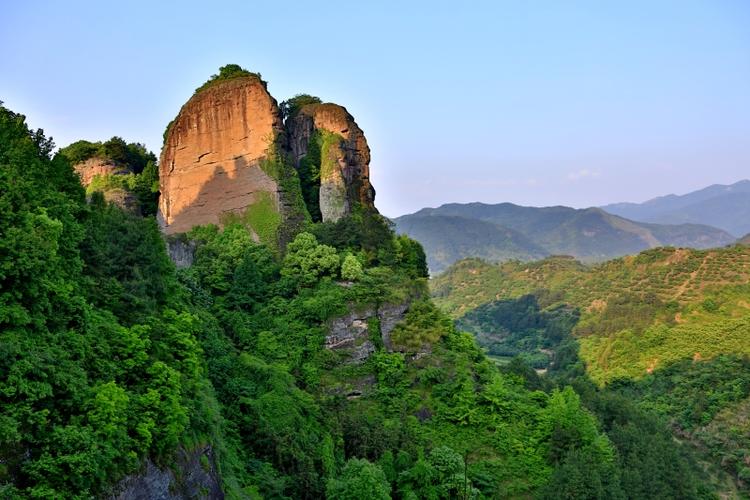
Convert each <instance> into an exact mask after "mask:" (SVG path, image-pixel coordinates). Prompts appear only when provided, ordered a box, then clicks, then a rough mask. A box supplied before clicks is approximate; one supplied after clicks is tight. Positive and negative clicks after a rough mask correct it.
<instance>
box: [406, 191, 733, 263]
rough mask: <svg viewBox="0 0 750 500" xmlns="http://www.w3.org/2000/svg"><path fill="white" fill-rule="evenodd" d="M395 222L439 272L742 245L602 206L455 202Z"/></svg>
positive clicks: (718, 234)
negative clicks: (466, 265) (457, 265)
mask: <svg viewBox="0 0 750 500" xmlns="http://www.w3.org/2000/svg"><path fill="white" fill-rule="evenodd" d="M394 223H395V225H396V230H397V231H398V232H399V233H405V234H408V235H409V236H410V237H412V238H414V239H416V240H417V241H419V242H420V243H422V245H423V246H424V248H425V252H426V254H427V260H428V264H429V266H430V270H431V271H432V272H433V273H438V272H440V271H442V270H444V269H445V268H446V267H448V266H449V265H451V264H452V263H453V262H456V261H457V260H460V259H462V258H466V257H479V258H483V259H487V260H490V261H503V260H511V259H518V260H534V259H538V258H540V257H543V256H549V255H560V254H562V255H572V256H574V257H576V258H578V259H580V260H582V261H585V262H596V261H602V260H607V259H611V258H614V257H619V256H622V255H628V254H634V253H638V252H640V251H642V250H646V249H648V248H654V247H658V246H679V247H692V248H699V249H704V248H711V247H716V246H724V245H729V244H732V243H734V242H735V241H736V238H735V237H733V236H732V235H730V234H728V233H727V232H726V231H723V230H721V229H717V228H714V227H709V226H705V225H699V224H680V225H662V224H649V223H640V222H634V221H632V220H628V219H626V218H623V217H619V216H617V215H612V214H609V213H607V212H605V211H604V210H602V209H600V208H595V207H593V208H586V209H575V208H570V207H564V206H555V207H541V208H539V207H524V206H520V205H514V204H512V203H499V204H495V205H490V204H485V203H478V202H477V203H466V204H461V203H450V204H446V205H441V206H440V207H438V208H423V209H422V210H419V211H418V212H416V213H414V214H409V215H404V216H401V217H397V218H395V219H394Z"/></svg>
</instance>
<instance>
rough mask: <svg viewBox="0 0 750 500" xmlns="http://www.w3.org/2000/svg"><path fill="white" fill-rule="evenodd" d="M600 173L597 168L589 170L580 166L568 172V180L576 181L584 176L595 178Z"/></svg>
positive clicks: (584, 177) (599, 175)
mask: <svg viewBox="0 0 750 500" xmlns="http://www.w3.org/2000/svg"><path fill="white" fill-rule="evenodd" d="M601 175H602V173H601V171H599V170H589V169H588V168H582V169H581V170H577V171H575V172H570V173H568V180H571V181H577V180H580V179H586V178H590V179H596V178H597V177H601Z"/></svg>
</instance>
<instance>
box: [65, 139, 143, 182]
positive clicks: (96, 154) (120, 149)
mask: <svg viewBox="0 0 750 500" xmlns="http://www.w3.org/2000/svg"><path fill="white" fill-rule="evenodd" d="M58 154H60V155H62V156H64V157H65V158H66V159H67V160H68V161H69V162H70V163H71V164H76V163H81V162H84V161H86V160H88V159H90V158H100V159H102V160H106V161H111V162H113V163H114V164H115V165H120V166H124V167H127V168H128V169H129V170H130V171H131V172H133V173H135V174H139V173H141V172H143V170H144V169H145V168H146V167H147V165H148V164H149V162H150V163H153V164H156V156H154V154H153V153H152V152H150V151H148V150H147V149H146V146H145V145H143V144H139V143H136V142H131V143H127V142H125V141H124V140H123V139H122V138H121V137H117V136H115V137H112V138H111V139H109V140H108V141H105V142H103V143H102V142H90V141H85V140H81V141H77V142H74V143H73V144H70V145H68V146H66V147H64V148H60V151H59V152H58Z"/></svg>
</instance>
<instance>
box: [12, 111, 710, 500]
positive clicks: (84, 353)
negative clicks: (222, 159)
mask: <svg viewBox="0 0 750 500" xmlns="http://www.w3.org/2000/svg"><path fill="white" fill-rule="evenodd" d="M52 150H53V145H52V142H51V141H50V140H49V139H46V138H45V137H44V134H43V133H42V131H31V130H29V129H28V128H27V126H26V124H25V121H24V117H23V116H22V115H18V114H16V113H13V112H11V111H9V110H7V109H5V108H2V109H0V167H1V168H0V188H1V189H0V207H1V210H2V218H1V219H0V224H1V226H0V229H1V230H2V238H1V239H0V245H1V246H0V259H1V261H0V269H2V273H1V274H0V283H1V284H2V288H1V289H0V290H1V295H0V325H1V326H2V328H1V329H0V331H1V332H2V333H0V340H1V342H0V349H1V350H2V356H0V426H1V429H2V432H0V439H1V440H2V443H1V445H0V492H2V496H4V497H11V498H14V497H33V498H40V497H41V498H89V497H92V496H101V495H107V494H108V492H110V491H112V488H116V489H115V491H120V492H122V491H126V492H127V491H129V490H127V485H129V484H132V483H138V481H139V478H141V477H143V475H145V474H151V473H152V472H153V471H154V470H156V469H158V470H167V471H169V470H170V469H171V471H172V472H170V474H173V475H172V476H171V477H176V478H178V479H176V480H175V482H172V483H170V485H169V489H170V491H172V494H174V495H176V496H177V497H182V498H187V497H189V496H194V495H198V496H201V495H203V496H215V497H216V496H219V495H226V496H228V497H230V498H261V497H268V498H321V497H328V498H342V499H343V498H391V497H392V498H498V497H529V496H539V497H543V498H559V495H560V494H563V495H567V496H568V497H571V498H572V497H575V498H583V497H587V498H588V497H594V498H628V497H632V498H642V497H639V496H638V494H634V493H633V492H636V491H639V490H638V488H649V490H648V491H656V492H663V493H666V494H669V495H672V496H675V497H679V498H699V497H702V496H705V495H706V494H708V492H709V491H711V488H712V486H710V484H709V483H708V482H707V481H708V479H707V477H706V478H704V476H703V475H702V473H701V472H700V471H699V469H697V468H696V466H695V465H694V464H692V462H691V461H690V458H689V456H688V455H686V454H685V451H684V450H683V449H682V447H681V446H679V445H677V444H675V443H673V442H672V441H671V440H668V439H666V438H665V437H664V435H663V434H659V433H658V432H657V433H648V434H646V436H647V437H640V438H639V439H641V440H643V439H654V440H656V441H655V442H651V441H649V442H648V443H643V444H640V442H639V443H638V444H635V443H631V442H630V441H629V438H627V437H623V436H622V435H618V434H617V433H616V432H615V433H613V431H612V429H620V427H619V425H620V424H622V425H626V424H627V425H636V426H637V425H653V424H652V423H648V422H647V421H645V420H642V419H641V417H639V416H638V414H636V413H627V412H635V411H636V410H635V409H632V408H631V409H628V408H630V407H629V406H628V404H627V403H626V402H625V401H620V402H617V403H616V406H617V407H618V408H621V409H622V411H625V412H626V414H621V415H619V416H617V417H616V421H617V422H618V423H614V421H613V422H604V421H602V420H598V419H597V416H595V414H594V413H592V412H591V411H589V410H587V409H586V408H585V407H584V405H583V403H582V400H581V397H580V396H579V395H578V394H577V393H576V392H574V391H573V390H572V389H571V388H570V387H560V388H556V387H553V386H548V385H544V384H538V383H537V382H538V381H537V382H534V381H533V380H532V379H528V378H525V377H524V375H523V371H521V372H513V371H506V372H501V371H499V370H498V369H497V368H496V367H495V365H494V364H493V363H492V362H491V361H489V360H488V359H487V358H486V357H485V355H484V354H483V352H482V351H481V350H480V349H479V348H478V347H477V345H476V344H475V342H474V340H473V339H472V337H471V336H470V335H467V334H462V333H460V332H459V331H457V330H456V329H455V328H454V327H453V325H452V324H451V322H450V320H449V319H448V318H447V317H446V316H444V315H443V314H442V313H441V312H439V311H438V310H437V309H436V308H435V307H434V306H433V305H432V303H431V301H430V299H429V297H428V296H427V289H426V281H425V275H426V267H425V262H424V255H423V253H422V252H421V249H420V248H419V245H418V244H416V243H414V242H412V241H411V240H409V239H407V238H405V237H395V236H394V235H393V233H392V231H391V229H390V228H389V227H388V225H387V224H386V223H385V221H384V219H382V218H381V217H380V216H378V215H377V214H367V213H360V214H353V215H352V216H349V217H346V218H343V219H341V220H340V221H338V222H336V223H317V224H312V223H309V224H308V225H307V227H306V228H305V229H306V231H303V232H301V233H299V234H298V235H297V236H296V238H295V239H294V240H293V241H292V242H291V243H290V244H289V245H288V247H287V248H286V250H285V253H284V254H281V253H278V251H277V250H273V249H271V248H269V247H267V246H263V245H259V244H257V243H254V242H253V241H252V239H251V237H250V234H249V232H248V230H247V229H246V228H245V227H243V226H242V225H228V226H226V227H224V228H223V229H219V228H217V227H216V226H202V227H198V228H196V229H194V230H193V231H191V232H190V234H189V235H187V238H188V239H189V240H191V241H192V242H193V243H194V245H195V246H196V254H195V260H194V263H193V265H192V266H191V267H188V268H186V269H181V270H179V271H178V270H176V269H175V267H174V266H173V265H172V263H171V262H170V261H169V259H168V257H167V254H166V251H165V244H164V241H163V239H162V236H161V235H160V234H159V231H158V229H157V225H156V223H155V220H154V218H153V217H146V218H143V217H141V216H139V215H136V214H135V213H132V212H127V211H123V210H122V209H121V208H119V207H118V206H116V205H114V204H108V203H106V202H105V201H104V200H103V198H102V197H101V196H100V195H98V194H97V193H96V192H94V193H92V195H91V200H90V202H88V203H87V202H86V200H85V197H84V191H83V188H82V187H81V186H80V184H79V181H78V179H77V178H76V176H75V175H74V173H73V171H72V169H71V166H70V164H69V162H68V161H67V159H66V158H65V157H64V156H63V155H57V156H55V157H54V158H52V157H51V152H52ZM398 305H402V306H405V307H402V308H400V309H399V308H395V309H392V308H391V307H392V306H398ZM393 310H395V311H397V312H395V313H387V314H386V313H385V312H386V311H393ZM367 311H371V312H370V313H369V316H368V312H367ZM372 311H378V312H379V313H380V312H383V314H382V315H381V314H373V313H372ZM398 311H402V312H401V313H398ZM394 315H395V317H394ZM364 317H366V318H368V319H367V320H366V321H364V320H361V319H358V318H364ZM394 319H395V323H394ZM342 324H343V325H345V326H346V328H344V330H341V328H340V327H341V325H342ZM337 325H338V326H337ZM352 332H354V334H355V339H354V342H350V343H348V344H345V347H344V348H341V347H340V344H337V342H338V339H339V338H338V337H336V335H337V334H340V335H343V336H344V337H346V335H349V334H351V333H352ZM365 346H366V347H367V349H365V348H364V347H365ZM363 353H364V355H363ZM613 404H614V403H613ZM613 426H614V427H613ZM633 429H634V430H618V431H617V432H620V434H622V432H625V433H626V434H627V433H632V432H636V428H633ZM637 433H638V434H641V432H640V431H638V432H637ZM627 435H629V434H627ZM618 436H619V437H618ZM655 443H657V444H655ZM628 447H630V448H628ZM631 448H632V449H631ZM185 457H188V458H189V460H187V461H188V462H190V463H194V464H195V466H196V467H197V469H191V470H190V471H189V473H187V471H186V470H185V467H186V465H185V462H186V460H185ZM190 457H193V458H190ZM663 461H669V463H671V464H672V467H670V468H669V469H664V470H654V469H653V468H651V467H648V466H647V464H648V463H653V462H657V463H660V462H663ZM188 465H189V464H188ZM201 471H202V472H201ZM126 475H129V476H128V477H129V479H128V482H126V483H123V484H119V485H118V483H119V480H120V479H121V478H123V477H125V476H126ZM197 476H205V477H207V478H208V479H206V481H207V482H206V481H204V482H198V483H196V477H197ZM179 478H182V479H179ZM211 481H214V482H215V483H216V484H214V483H213V482H211ZM116 485H117V486H116ZM214 487H216V489H214ZM124 498H127V495H126V496H125V497H124ZM661 498H664V497H663V496H661Z"/></svg>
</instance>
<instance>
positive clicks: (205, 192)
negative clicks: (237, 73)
mask: <svg viewBox="0 0 750 500" xmlns="http://www.w3.org/2000/svg"><path fill="white" fill-rule="evenodd" d="M283 133H284V131H283V127H282V121H281V114H280V112H279V107H278V105H277V103H276V100H275V99H274V98H273V97H271V95H270V94H269V93H268V90H267V89H266V85H265V83H264V82H263V81H262V80H260V78H258V77H255V76H246V77H241V78H233V79H230V80H226V81H220V82H216V83H215V84H212V85H210V86H208V87H207V88H205V89H203V90H201V91H199V92H197V93H196V94H195V95H193V97H192V98H191V99H190V100H189V101H188V102H187V103H186V104H185V105H184V106H183V107H182V109H181V110H180V113H179V114H178V115H177V118H175V120H174V121H173V122H172V124H171V126H170V127H169V130H168V131H167V134H166V140H165V144H164V149H163V150H162V153H161V159H160V164H159V179H160V191H161V198H160V200H159V219H160V223H161V224H162V227H163V229H164V231H165V232H166V233H167V234H173V233H180V232H186V231H188V230H189V229H190V228H192V227H193V226H196V225H202V224H219V225H221V224H222V223H224V222H225V221H226V220H228V217H232V216H233V217H238V218H239V219H240V220H242V221H243V222H245V223H246V225H247V226H248V228H249V229H251V230H252V232H253V233H254V237H255V238H256V240H260V241H263V242H264V243H275V241H271V240H274V239H275V238H276V236H277V234H276V233H277V231H278V229H279V226H280V225H281V224H282V223H284V222H286V221H288V220H289V219H294V218H296V219H299V218H300V217H302V213H301V212H299V211H298V210H297V211H295V208H298V207H299V203H297V200H295V199H294V198H295V196H298V194H297V193H292V192H290V190H289V189H288V185H290V183H289V182H285V181H287V180H293V181H295V182H296V179H287V177H288V172H287V170H286V169H285V165H284V162H283V158H282V157H283V153H282V152H281V151H279V149H280V148H283V146H284V143H285V140H284V137H283ZM285 188H287V189H285Z"/></svg>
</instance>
